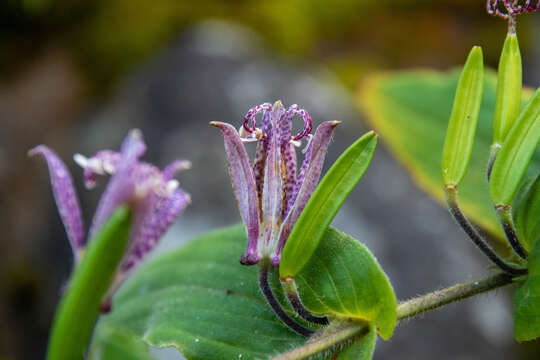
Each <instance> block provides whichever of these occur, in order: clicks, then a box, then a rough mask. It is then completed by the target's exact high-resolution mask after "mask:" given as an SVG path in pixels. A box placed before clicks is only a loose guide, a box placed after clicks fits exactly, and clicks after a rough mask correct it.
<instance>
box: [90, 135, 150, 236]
mask: <svg viewBox="0 0 540 360" xmlns="http://www.w3.org/2000/svg"><path fill="white" fill-rule="evenodd" d="M145 151H146V145H145V144H144V142H143V140H142V135H141V133H140V131H138V130H132V131H130V133H129V134H128V135H127V137H126V139H125V140H124V142H123V143H122V148H121V154H122V158H121V160H120V161H119V162H118V166H117V168H116V171H115V173H114V175H113V176H112V177H111V179H110V180H109V183H108V184H107V187H106V188H105V191H104V193H103V195H102V197H101V200H100V201H99V204H98V208H97V210H96V214H95V215H94V219H93V221H92V226H91V228H90V232H89V235H88V237H89V239H91V238H92V236H93V235H94V233H95V231H96V230H97V229H99V227H100V226H101V225H103V224H104V223H105V221H106V220H107V219H108V217H109V216H110V215H111V214H112V212H113V211H114V210H115V209H116V208H117V207H118V206H119V205H121V204H125V203H127V202H129V201H130V200H131V199H132V198H133V196H134V194H135V190H136V188H135V182H134V180H133V177H134V176H135V170H136V167H137V163H138V159H139V157H140V156H142V155H143V154H144V152H145Z"/></svg>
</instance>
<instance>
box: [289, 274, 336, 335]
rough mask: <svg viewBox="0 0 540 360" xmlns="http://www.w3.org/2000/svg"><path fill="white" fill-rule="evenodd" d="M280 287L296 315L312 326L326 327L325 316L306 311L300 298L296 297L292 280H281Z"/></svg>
mask: <svg viewBox="0 0 540 360" xmlns="http://www.w3.org/2000/svg"><path fill="white" fill-rule="evenodd" d="M281 286H282V287H283V290H285V294H286V295H287V299H289V303H290V304H291V306H292V308H293V309H294V311H296V313H297V314H298V315H300V316H301V317H302V318H303V319H305V320H307V321H309V322H312V323H314V324H320V325H328V318H327V317H326V316H315V315H313V314H312V313H311V312H310V311H309V310H308V309H306V307H305V306H304V304H302V300H300V296H299V295H298V291H297V289H296V283H295V282H294V279H293V278H288V279H285V280H281Z"/></svg>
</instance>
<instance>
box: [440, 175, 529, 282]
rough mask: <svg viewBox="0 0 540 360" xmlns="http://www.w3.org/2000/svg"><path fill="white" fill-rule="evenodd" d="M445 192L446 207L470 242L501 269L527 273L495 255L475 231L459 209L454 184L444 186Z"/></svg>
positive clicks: (511, 272) (509, 271)
mask: <svg viewBox="0 0 540 360" xmlns="http://www.w3.org/2000/svg"><path fill="white" fill-rule="evenodd" d="M444 190H445V193H446V202H447V203H448V209H449V210H450V213H451V214H452V216H453V217H454V219H455V220H456V222H457V223H458V224H459V226H461V228H462V229H463V231H465V233H466V234H467V235H468V236H469V238H470V239H471V240H472V242H473V243H474V244H475V245H476V246H477V247H478V248H479V249H480V251H482V252H483V253H484V254H485V255H486V256H487V257H488V258H489V260H491V262H493V263H494V264H495V265H497V266H498V267H499V268H500V269H501V270H503V271H504V272H507V273H509V274H512V275H524V274H526V273H527V269H519V268H515V267H513V266H511V265H509V264H507V263H506V262H505V261H504V260H503V259H501V258H500V257H499V255H497V253H496V252H495V251H494V250H493V249H492V248H491V247H490V246H489V245H488V244H487V242H486V241H485V240H484V238H483V237H482V235H480V234H479V233H478V231H476V229H475V228H474V226H473V225H472V224H471V223H470V222H469V220H468V219H467V217H466V216H465V214H464V213H463V211H461V209H460V207H459V204H458V201H457V193H458V192H457V188H456V187H455V186H450V185H447V186H445V187H444Z"/></svg>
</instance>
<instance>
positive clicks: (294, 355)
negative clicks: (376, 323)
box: [272, 324, 369, 360]
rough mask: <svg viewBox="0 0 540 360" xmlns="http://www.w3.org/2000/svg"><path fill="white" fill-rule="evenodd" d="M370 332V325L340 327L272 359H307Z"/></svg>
mask: <svg viewBox="0 0 540 360" xmlns="http://www.w3.org/2000/svg"><path fill="white" fill-rule="evenodd" d="M368 332H369V327H368V326H365V325H363V326H362V325H357V324H351V326H348V327H345V328H343V329H340V330H338V331H336V332H334V333H332V334H329V335H327V336H323V337H320V338H318V339H317V340H314V341H312V342H308V343H307V344H305V345H303V346H300V347H297V348H296V349H294V350H291V351H289V352H286V353H284V354H281V355H278V356H276V357H274V358H272V360H299V359H307V358H309V357H310V356H313V355H317V354H320V353H322V352H324V351H327V350H329V349H332V348H333V347H335V346H337V345H339V344H341V343H343V342H345V341H350V340H359V339H361V338H362V337H364V336H365V335H367V333H368Z"/></svg>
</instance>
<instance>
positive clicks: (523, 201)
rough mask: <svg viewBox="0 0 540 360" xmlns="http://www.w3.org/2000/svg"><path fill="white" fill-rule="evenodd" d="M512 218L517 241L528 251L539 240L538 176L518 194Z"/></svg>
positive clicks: (539, 194)
mask: <svg viewBox="0 0 540 360" xmlns="http://www.w3.org/2000/svg"><path fill="white" fill-rule="evenodd" d="M513 216H514V223H515V225H516V230H517V232H518V236H519V239H520V240H521V241H522V243H523V245H524V246H525V248H526V249H527V251H530V250H531V248H532V245H533V244H534V242H536V240H538V238H540V175H539V176H537V177H536V179H531V180H530V181H529V182H527V183H526V184H524V186H523V187H522V189H521V190H520V192H519V193H518V196H517V198H516V201H515V206H514V214H513Z"/></svg>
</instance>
